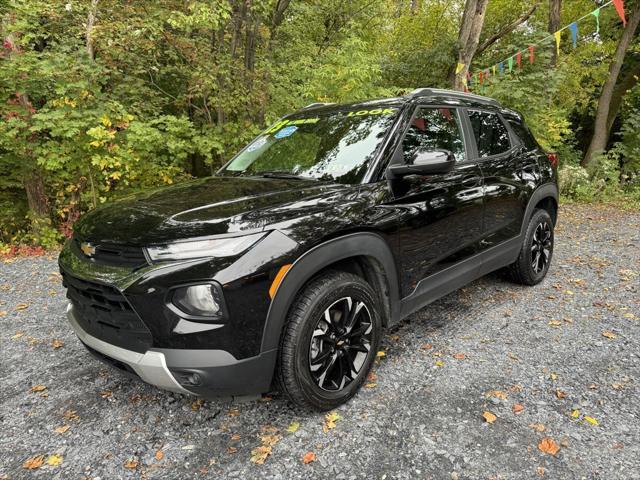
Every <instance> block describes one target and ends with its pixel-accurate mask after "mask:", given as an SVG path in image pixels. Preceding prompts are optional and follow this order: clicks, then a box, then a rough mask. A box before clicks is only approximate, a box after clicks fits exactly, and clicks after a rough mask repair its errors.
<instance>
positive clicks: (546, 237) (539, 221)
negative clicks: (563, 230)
mask: <svg viewBox="0 0 640 480" xmlns="http://www.w3.org/2000/svg"><path fill="white" fill-rule="evenodd" d="M553 240H554V235H553V220H552V219H551V215H549V212H547V211H546V210H540V209H538V210H534V211H533V214H532V215H531V219H530V220H529V224H528V225H527V230H526V231H525V234H524V238H523V241H522V247H521V249H520V254H519V255H518V258H517V259H516V261H515V262H513V263H512V264H511V265H509V267H508V268H507V272H508V273H509V276H510V277H511V279H512V280H513V281H514V282H516V283H520V284H522V285H536V284H538V283H540V282H541V281H542V280H543V279H544V277H545V276H546V275H547V271H548V270H549V266H550V265H551V258H552V257H553V246H554V245H553Z"/></svg>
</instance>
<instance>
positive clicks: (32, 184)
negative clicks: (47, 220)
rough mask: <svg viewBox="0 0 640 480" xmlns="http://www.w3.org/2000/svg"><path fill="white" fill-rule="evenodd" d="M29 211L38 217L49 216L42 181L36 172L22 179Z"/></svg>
mask: <svg viewBox="0 0 640 480" xmlns="http://www.w3.org/2000/svg"><path fill="white" fill-rule="evenodd" d="M24 189H25V191H26V192H27V202H28V204H29V210H31V211H32V212H33V213H35V214H36V215H37V216H38V217H48V216H49V199H48V198H47V194H46V192H45V187H44V179H43V178H42V175H41V174H40V172H39V171H38V170H34V171H32V172H31V173H29V174H28V175H27V176H26V177H25V179H24Z"/></svg>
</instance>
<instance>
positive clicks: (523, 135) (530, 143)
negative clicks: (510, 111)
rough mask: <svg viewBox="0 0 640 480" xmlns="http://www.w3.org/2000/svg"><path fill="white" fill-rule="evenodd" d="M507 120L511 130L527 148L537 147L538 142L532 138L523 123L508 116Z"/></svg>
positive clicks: (533, 148)
mask: <svg viewBox="0 0 640 480" xmlns="http://www.w3.org/2000/svg"><path fill="white" fill-rule="evenodd" d="M507 121H508V122H509V125H511V128H512V129H513V132H514V133H515V134H516V136H517V137H518V139H519V140H520V142H522V144H523V145H524V146H525V148H526V149H527V150H537V149H538V142H536V139H535V138H533V135H532V134H531V132H530V131H529V129H528V128H527V127H526V126H525V125H524V124H522V123H520V122H519V121H517V120H512V119H510V118H509V119H508V120H507Z"/></svg>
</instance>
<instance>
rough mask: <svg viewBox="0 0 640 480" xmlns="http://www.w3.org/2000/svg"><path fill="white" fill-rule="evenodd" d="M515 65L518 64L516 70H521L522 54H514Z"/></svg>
mask: <svg viewBox="0 0 640 480" xmlns="http://www.w3.org/2000/svg"><path fill="white" fill-rule="evenodd" d="M516 63H517V64H518V68H522V52H518V53H516Z"/></svg>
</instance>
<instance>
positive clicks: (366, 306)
mask: <svg viewBox="0 0 640 480" xmlns="http://www.w3.org/2000/svg"><path fill="white" fill-rule="evenodd" d="M378 305H379V302H378V300H377V298H376V295H375V293H374V291H373V289H372V288H371V287H370V286H369V284H368V283H367V282H365V281H364V280H363V279H362V278H360V277H358V276H357V275H353V274H350V273H346V272H329V273H327V274H325V275H322V276H319V277H317V278H315V279H314V280H312V281H311V282H310V283H309V284H308V285H307V286H306V287H305V288H304V289H303V290H302V292H301V293H300V294H299V295H298V297H297V299H296V301H295V303H294V305H293V306H292V308H291V311H290V313H289V317H288V319H287V320H288V321H287V324H286V326H285V331H284V332H283V336H282V341H281V345H280V352H279V357H278V367H277V370H278V371H277V376H278V383H279V386H280V388H281V390H283V392H284V393H285V394H286V395H287V396H288V397H289V398H290V399H291V400H292V401H293V402H294V403H296V404H298V405H301V406H306V407H311V408H314V409H316V410H330V409H332V408H335V407H336V406H338V405H340V404H342V403H344V402H346V401H347V400H349V399H350V398H351V397H352V396H353V395H355V393H356V392H357V391H358V389H359V388H360V386H361V385H362V383H363V382H364V380H365V378H366V376H367V374H368V372H369V370H370V369H371V365H372V363H373V360H374V359H375V356H376V353H377V351H378V346H379V344H380V335H381V329H382V319H381V316H380V309H379V306H378Z"/></svg>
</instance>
